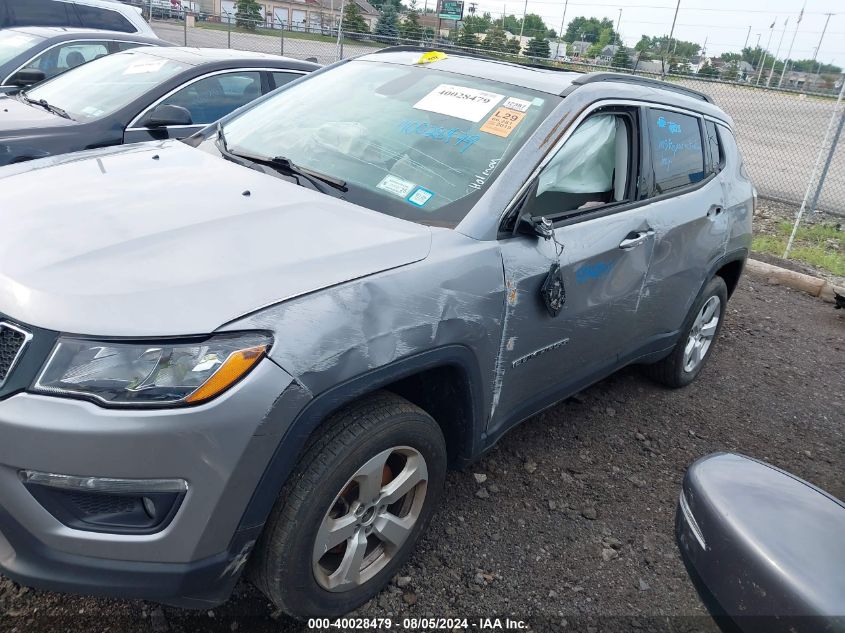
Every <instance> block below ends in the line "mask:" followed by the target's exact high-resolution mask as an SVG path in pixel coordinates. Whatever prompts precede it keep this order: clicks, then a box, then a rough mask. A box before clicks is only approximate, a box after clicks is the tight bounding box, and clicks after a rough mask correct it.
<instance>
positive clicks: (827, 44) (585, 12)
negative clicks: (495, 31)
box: [418, 0, 845, 66]
mask: <svg viewBox="0 0 845 633" xmlns="http://www.w3.org/2000/svg"><path fill="white" fill-rule="evenodd" d="M477 1H478V11H479V12H483V11H489V12H490V13H492V14H493V15H494V17H498V16H499V15H501V14H502V12H503V11H507V13H509V14H511V13H512V14H514V15H517V16H521V15H522V11H523V6H524V0H492V1H491V0H477ZM418 2H419V3H420V5H422V4H423V2H424V0H418ZM428 2H429V6H432V7H433V6H434V4H435V0H428ZM803 4H804V2H803V1H802V0H745V1H744V2H737V0H681V6H680V10H679V11H678V20H677V24H676V25H675V37H677V38H678V39H682V40H688V41H693V42H698V43H699V44H702V45H703V44H704V41H705V38H706V39H707V53H708V55H719V54H720V53H723V52H725V51H739V49H741V48H742V46H743V44H744V43H745V41H746V36H748V45H749V46H754V45H755V44H756V43H757V37H758V35H759V38H760V46H763V47H765V46H766V43H767V42H768V41H769V34H770V29H769V26H770V25H771V24H772V22H776V25H775V28H774V29H772V30H771V34H772V37H771V44H770V46H769V49H770V51H771V52H772V53H774V52H775V50H776V49H777V46H778V42H779V41H780V40H781V37H783V41H782V45H781V52H780V57H781V58H784V57H786V53H787V50H788V49H789V45H790V42H791V40H792V37H793V34H794V33H795V27H796V24H797V21H798V14H799V12H800V11H801V7H802V5H803ZM467 6H468V0H467ZM740 6H741V8H739V7H740ZM563 8H564V0H528V13H536V14H538V15H541V16H542V17H543V20H544V21H545V22H546V24H548V25H549V26H550V27H551V28H554V29H555V30H558V29H559V28H560V23H561V18H562V17H563ZM619 9H622V19H621V23H620V26H619V30H620V32H621V33H622V37H623V40H624V43H625V44H626V45H629V46H632V45H633V44H635V43H636V42H637V40H639V38H640V36H641V35H643V34H646V35H662V34H668V33H669V28H670V26H671V24H672V15H673V14H674V11H675V0H595V1H594V2H591V1H590V0H571V1H570V2H569V6H568V8H567V10H566V22H567V23H568V22H569V21H570V20H571V19H572V18H575V17H578V16H585V17H592V16H595V17H598V18H604V17H607V18H610V19H612V20H613V21H614V23H615V22H616V20H617V19H618V18H619ZM837 11H838V15H836V13H837ZM829 12H830V13H834V14H835V15H833V16H832V17H831V18H830V23H829V25H828V28H827V32H826V34H825V36H824V41H823V42H822V45H821V48H820V50H819V55H818V59H819V60H821V61H823V62H825V63H835V64H837V65H838V66H845V2H842V1H841V0H807V2H806V8H805V10H804V17H803V19H802V21H801V25H800V27H799V29H798V34H797V36H796V37H795V45H794V47H793V50H792V58H793V59H809V58H812V57H813V52H814V51H815V48H816V46H818V43H819V37H820V36H821V33H822V29H823V28H824V23H825V19H826V17H827V16H826V15H825V13H829ZM787 18H788V19H789V22H788V24H787V25H786V30H785V31H784V22H785V20H786V19H787ZM749 26H750V27H751V31H750V35H749V29H748V27H749Z"/></svg>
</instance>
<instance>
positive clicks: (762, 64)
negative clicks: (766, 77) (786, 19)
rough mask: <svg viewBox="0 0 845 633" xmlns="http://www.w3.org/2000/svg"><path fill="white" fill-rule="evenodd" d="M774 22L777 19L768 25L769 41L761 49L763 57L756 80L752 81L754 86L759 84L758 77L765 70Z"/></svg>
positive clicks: (775, 22)
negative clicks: (763, 48) (764, 47)
mask: <svg viewBox="0 0 845 633" xmlns="http://www.w3.org/2000/svg"><path fill="white" fill-rule="evenodd" d="M775 24H777V19H775V21H774V22H772V25H771V26H770V27H769V41H768V42H766V49H765V50H764V51H763V59H761V60H760V70H759V71H757V81H755V82H754V85H755V86H759V85H760V77H761V76H762V75H763V71H764V70H766V55H767V54H768V53H769V45H770V44H771V43H772V33H774V31H775Z"/></svg>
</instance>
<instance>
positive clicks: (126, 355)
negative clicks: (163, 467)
mask: <svg viewBox="0 0 845 633" xmlns="http://www.w3.org/2000/svg"><path fill="white" fill-rule="evenodd" d="M271 343H272V338H271V337H270V336H269V335H267V334H263V333H253V332H251V333H246V334H224V335H219V336H212V337H211V338H208V339H205V340H203V341H201V342H187V343H123V342H115V341H94V340H86V339H78V338H77V339H75V338H66V337H62V338H60V339H59V341H58V343H56V347H55V348H54V349H53V353H52V354H51V355H50V359H49V360H48V361H47V364H46V365H45V366H44V369H43V370H41V375H40V376H39V377H38V380H37V381H36V382H35V386H34V387H33V389H34V391H36V392H40V393H47V394H52V395H57V396H58V395H69V396H82V397H87V398H93V399H95V400H98V401H100V402H102V403H106V404H111V405H116V406H146V407H154V406H172V405H175V404H183V405H187V404H198V403H200V402H205V401H206V400H209V399H211V398H214V397H215V396H217V395H219V394H221V393H223V392H224V391H225V390H226V389H228V388H229V387H231V386H232V385H233V384H235V383H236V382H237V381H238V380H240V379H241V378H243V377H244V376H245V375H246V374H247V373H248V372H249V370H250V369H252V368H253V367H254V366H255V364H256V363H258V361H259V360H261V358H262V357H263V356H264V354H265V353H266V352H267V350H268V349H269V348H270V345H271Z"/></svg>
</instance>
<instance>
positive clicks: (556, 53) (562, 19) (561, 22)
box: [555, 0, 569, 57]
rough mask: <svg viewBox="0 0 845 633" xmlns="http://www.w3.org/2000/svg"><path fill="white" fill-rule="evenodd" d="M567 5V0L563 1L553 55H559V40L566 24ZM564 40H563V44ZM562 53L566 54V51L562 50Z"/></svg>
mask: <svg viewBox="0 0 845 633" xmlns="http://www.w3.org/2000/svg"><path fill="white" fill-rule="evenodd" d="M568 6H569V0H566V2H564V3H563V17H562V18H561V19H560V31H558V32H557V51H556V52H555V57H560V40H561V39H563V27H564V25H565V24H566V7H568ZM565 43H566V42H564V44H565ZM563 54H564V55H565V54H566V51H565V50H564V51H563Z"/></svg>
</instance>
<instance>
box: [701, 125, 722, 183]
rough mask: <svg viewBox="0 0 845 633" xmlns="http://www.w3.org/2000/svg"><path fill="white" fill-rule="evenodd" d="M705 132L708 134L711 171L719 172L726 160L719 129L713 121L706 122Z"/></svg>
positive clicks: (708, 154)
mask: <svg viewBox="0 0 845 633" xmlns="http://www.w3.org/2000/svg"><path fill="white" fill-rule="evenodd" d="M704 132H705V134H706V135H707V160H708V163H709V171H710V173H713V174H715V173H716V172H718V171H719V170H720V169H721V168H722V165H724V162H725V153H724V151H723V150H722V142H721V141H720V140H719V131H718V129H717V125H716V124H715V123H713V121H705V122H704Z"/></svg>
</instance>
